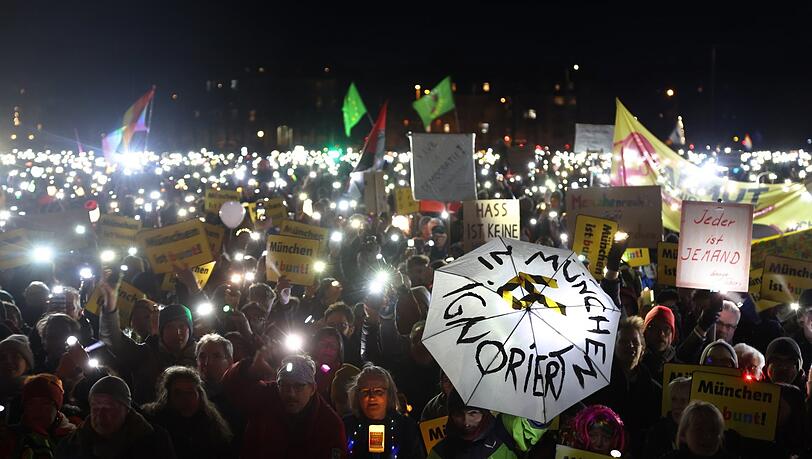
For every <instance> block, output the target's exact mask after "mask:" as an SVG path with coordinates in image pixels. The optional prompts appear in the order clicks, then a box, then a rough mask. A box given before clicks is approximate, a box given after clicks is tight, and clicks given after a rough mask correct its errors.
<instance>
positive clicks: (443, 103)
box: [412, 76, 454, 127]
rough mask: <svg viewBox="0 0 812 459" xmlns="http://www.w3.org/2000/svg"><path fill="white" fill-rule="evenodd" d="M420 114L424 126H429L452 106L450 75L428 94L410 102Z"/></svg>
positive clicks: (452, 96)
mask: <svg viewBox="0 0 812 459" xmlns="http://www.w3.org/2000/svg"><path fill="white" fill-rule="evenodd" d="M412 107H414V109H415V110H416V111H417V114H418V115H420V119H421V120H423V125H424V126H427V127H428V126H429V124H431V122H432V121H434V120H435V119H436V118H437V117H439V116H441V115H443V114H444V113H446V112H448V111H449V110H451V109H452V108H454V95H453V94H452V93H451V77H450V76H448V77H445V79H443V81H441V82H440V84H438V85H437V86H435V87H434V89H432V90H431V92H430V93H428V95H425V96H423V97H421V98H419V99H417V100H416V101H414V103H413V104H412Z"/></svg>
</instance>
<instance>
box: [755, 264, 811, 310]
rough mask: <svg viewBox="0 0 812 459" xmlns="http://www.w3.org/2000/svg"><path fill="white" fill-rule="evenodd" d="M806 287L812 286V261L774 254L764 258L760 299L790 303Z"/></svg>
mask: <svg viewBox="0 0 812 459" xmlns="http://www.w3.org/2000/svg"><path fill="white" fill-rule="evenodd" d="M808 288H812V261H808V260H796V259H793V258H785V257H776V256H768V257H767V258H766V259H765V260H764V272H763V276H762V278H761V298H762V299H765V300H771V301H777V302H779V303H792V302H795V301H798V298H799V297H800V296H801V292H803V291H804V290H805V289H808Z"/></svg>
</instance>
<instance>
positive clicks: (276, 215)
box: [257, 198, 288, 224]
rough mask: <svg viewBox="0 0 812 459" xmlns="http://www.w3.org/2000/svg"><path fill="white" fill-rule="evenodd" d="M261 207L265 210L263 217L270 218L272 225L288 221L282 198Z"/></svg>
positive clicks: (286, 209) (285, 206)
mask: <svg viewBox="0 0 812 459" xmlns="http://www.w3.org/2000/svg"><path fill="white" fill-rule="evenodd" d="M262 207H263V208H264V209H265V216H266V217H270V218H272V219H273V222H274V224H279V223H280V222H281V221H282V220H287V219H288V206H287V205H286V204H285V200H284V199H282V198H273V199H270V200H268V201H266V202H265V204H264V205H263V206H262ZM257 216H259V215H257Z"/></svg>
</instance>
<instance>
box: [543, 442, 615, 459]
mask: <svg viewBox="0 0 812 459" xmlns="http://www.w3.org/2000/svg"><path fill="white" fill-rule="evenodd" d="M611 458H612V456H606V455H604V454H598V453H593V452H592V451H584V450H582V449H576V448H571V447H569V446H564V445H555V459H611Z"/></svg>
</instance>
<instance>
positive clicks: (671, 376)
mask: <svg viewBox="0 0 812 459" xmlns="http://www.w3.org/2000/svg"><path fill="white" fill-rule="evenodd" d="M695 371H704V372H705V373H718V374H720V375H728V376H737V377H738V376H741V371H740V370H738V369H736V368H727V367H709V366H707V365H688V364H683V363H666V364H665V366H663V381H662V384H663V400H662V406H661V407H660V408H661V409H660V414H661V415H662V416H665V415H666V414H668V412H669V411H671V387H669V385H668V384H669V383H670V382H671V381H673V380H675V379H677V378H679V377H681V376H686V377H690V376H691V375H693V374H694V372H695Z"/></svg>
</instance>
